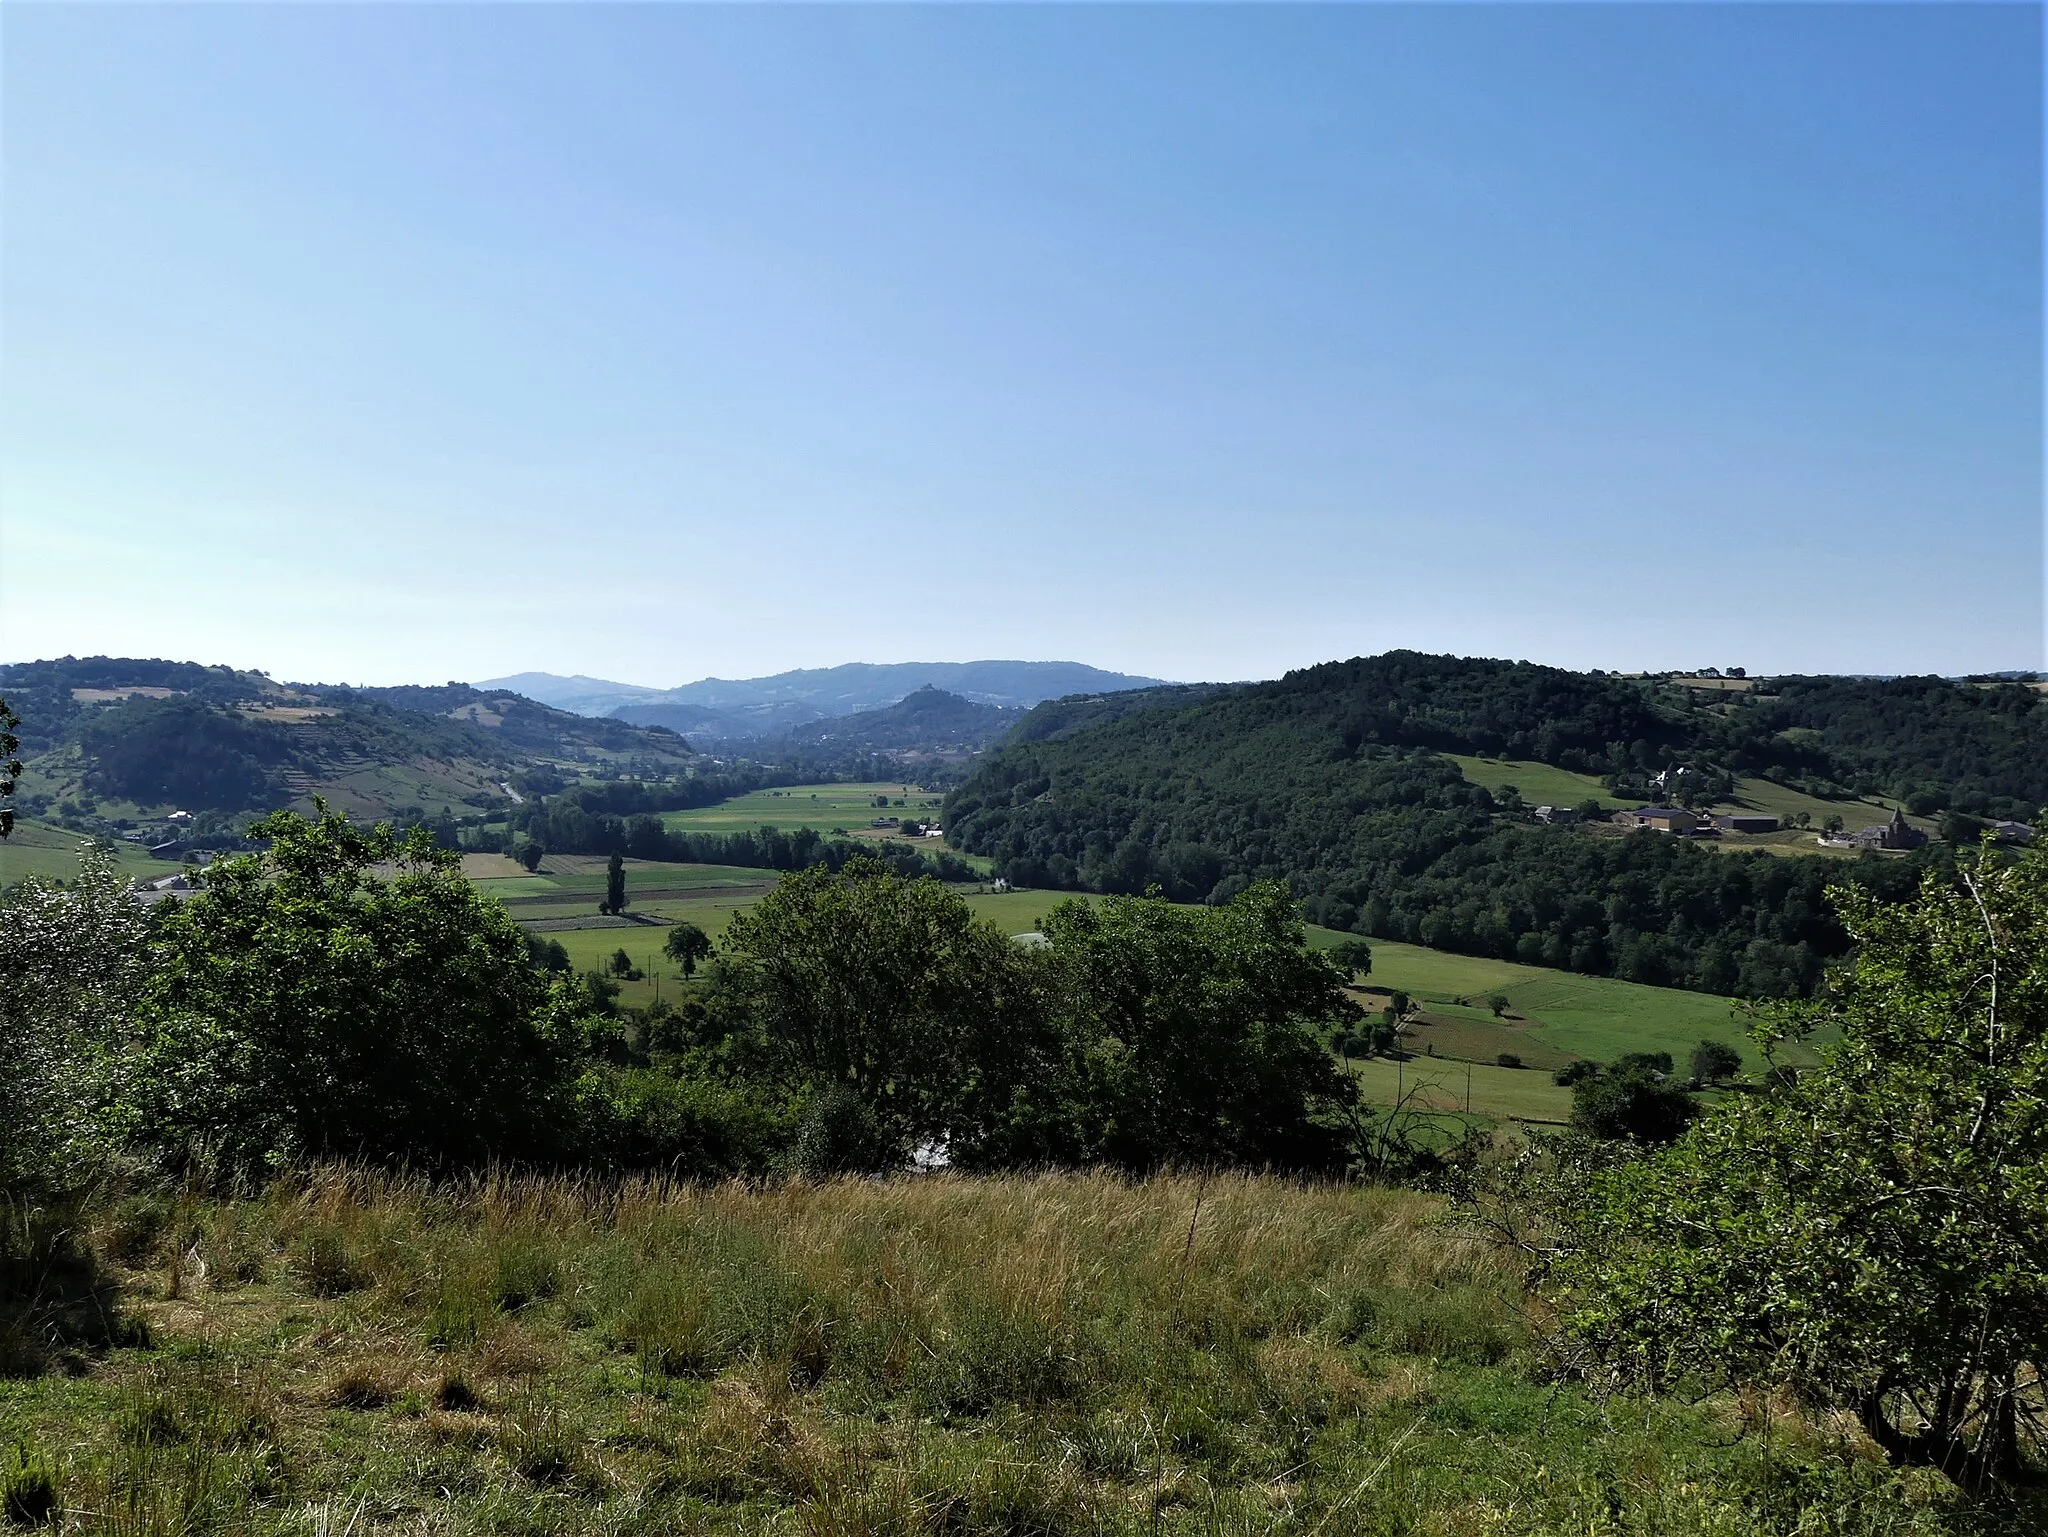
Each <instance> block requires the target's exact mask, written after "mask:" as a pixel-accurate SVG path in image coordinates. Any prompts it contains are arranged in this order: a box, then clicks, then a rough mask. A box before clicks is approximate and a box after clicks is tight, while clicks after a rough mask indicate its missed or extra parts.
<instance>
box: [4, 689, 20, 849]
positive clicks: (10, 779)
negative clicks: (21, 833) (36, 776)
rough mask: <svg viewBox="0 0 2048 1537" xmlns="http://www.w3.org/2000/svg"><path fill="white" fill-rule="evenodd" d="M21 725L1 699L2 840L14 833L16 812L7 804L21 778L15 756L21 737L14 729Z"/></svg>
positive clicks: (17, 759)
mask: <svg viewBox="0 0 2048 1537" xmlns="http://www.w3.org/2000/svg"><path fill="white" fill-rule="evenodd" d="M20 724H21V722H20V721H19V720H17V719H16V718H15V714H14V712H13V711H12V710H10V709H9V708H8V707H7V701H6V700H5V699H0V838H5V837H6V836H7V835H8V834H9V833H11V832H13V831H14V810H13V808H12V807H10V806H9V805H7V804H6V803H7V802H8V801H9V800H11V799H12V798H13V796H14V782H15V781H16V780H17V779H19V778H20V777H21V760H20V759H19V758H17V757H16V756H15V754H16V753H18V752H20V751H21V737H20V735H19V734H18V733H17V732H16V731H15V729H14V728H15V727H17V726H19V725H20Z"/></svg>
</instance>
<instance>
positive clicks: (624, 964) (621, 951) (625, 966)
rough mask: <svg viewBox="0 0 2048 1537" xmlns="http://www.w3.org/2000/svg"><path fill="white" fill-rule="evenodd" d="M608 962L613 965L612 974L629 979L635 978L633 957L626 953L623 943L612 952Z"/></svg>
mask: <svg viewBox="0 0 2048 1537" xmlns="http://www.w3.org/2000/svg"><path fill="white" fill-rule="evenodd" d="M608 964H609V965H610V967H611V974H612V975H613V976H615V977H623V978H625V979H626V980H627V981H631V980H632V979H633V977H634V975H635V972H634V969H633V957H632V956H630V955H628V954H626V948H625V946H623V945H621V946H620V947H619V948H618V949H616V950H614V951H613V952H612V958H611V960H610V962H609V963H608Z"/></svg>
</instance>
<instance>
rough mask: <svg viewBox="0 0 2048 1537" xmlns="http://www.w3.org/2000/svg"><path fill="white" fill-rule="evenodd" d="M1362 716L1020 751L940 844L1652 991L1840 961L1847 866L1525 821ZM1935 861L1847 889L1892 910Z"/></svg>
mask: <svg viewBox="0 0 2048 1537" xmlns="http://www.w3.org/2000/svg"><path fill="white" fill-rule="evenodd" d="M1309 704H1315V705H1317V706H1318V707H1317V708H1309V707H1307V706H1308V705H1309ZM1357 719H1358V717H1356V716H1354V715H1352V714H1351V713H1349V711H1348V709H1347V708H1346V707H1345V706H1344V704H1343V702H1342V701H1341V700H1335V701H1332V700H1323V699H1321V698H1320V696H1314V695H1311V696H1306V699H1304V697H1303V696H1300V695H1298V694H1297V693H1296V692H1295V691H1293V690H1289V691H1283V692H1276V693H1275V694H1272V695H1261V694H1259V693H1257V692H1256V691H1240V692H1237V693H1233V694H1227V695H1223V696H1221V697H1218V698H1215V699H1212V700H1210V701H1208V702H1205V703H1201V704H1197V705H1196V706H1194V707H1193V708H1191V709H1186V710H1150V711H1145V712H1141V713H1134V714H1129V715H1126V716H1124V717H1122V718H1120V719H1117V720H1114V721H1111V722H1109V723H1107V724H1105V725H1102V726H1099V727H1097V728H1095V729H1093V730H1089V731H1083V732H1078V733H1076V734H1074V735H1072V736H1068V737H1063V738H1059V739H1056V740H1052V741H1044V742H1034V743H1029V744H1023V745H1016V746H1012V747H1009V748H1006V749H1004V750H1003V751H1001V752H999V753H996V754H993V755H991V756H990V757H989V758H987V759H985V760H983V761H982V763H981V764H980V765H979V766H978V767H977V768H976V770H975V772H974V773H973V774H972V775H971V776H970V777H969V778H968V779H967V781H966V782H965V783H964V784H963V785H962V786H961V787H960V788H959V789H957V790H955V791H954V792H953V793H952V794H951V795H950V796H949V797H948V798H947V803H946V813H945V815H946V827H947V835H948V841H950V842H955V843H957V844H958V845H959V846H960V847H962V848H964V849H966V850H967V851H969V852H972V853H977V854H983V855H986V856H988V857H990V858H991V859H993V860H994V861H995V867H996V871H997V873H998V874H1000V875H1003V876H1005V877H1006V878H1008V879H1010V880H1013V881H1016V882H1018V883H1019V884H1023V885H1034V886H1051V887H1056V888H1063V889H1072V890H1084V891H1096V892H1126V893H1131V892H1143V891H1146V890H1148V889H1151V888H1153V887H1155V886H1156V887H1157V888H1158V889H1159V890H1160V891H1161V892H1162V893H1163V894H1165V895H1166V896H1169V897H1172V898H1175V899H1177V900H1181V901H1191V902H1204V901H1209V902H1215V901H1227V900H1228V899H1229V898H1230V897H1231V896H1232V895H1233V894H1234V893H1235V892H1237V891H1239V890H1242V889H1244V887H1245V886H1247V885H1248V884H1250V883H1251V882H1253V881H1258V880H1282V881H1287V882H1289V883H1290V884H1291V886H1292V889H1293V890H1294V891H1295V892H1296V894H1297V895H1298V896H1299V897H1300V898H1301V899H1302V902H1303V905H1304V910H1305V911H1306V913H1307V914H1308V915H1309V917H1310V918H1311V919H1312V920H1313V921H1315V922H1317V923H1320V924H1324V925H1327V926H1328V927H1331V928H1337V929H1344V930H1349V931H1352V932H1356V933H1360V934H1366V935H1371V936H1374V937H1378V938H1385V939H1395V940H1401V941H1405V942H1407V943H1411V944H1422V945H1428V946H1431V947H1433V948H1436V949H1443V950H1452V951H1457V952H1460V953H1464V954H1473V955H1488V956H1496V957H1499V958H1501V959H1504V960H1514V961H1521V962H1526V963H1528V964H1532V965H1544V966H1554V967H1563V968H1569V969H1572V970H1576V971H1581V972H1586V973H1590V974H1594V975H1603V976H1615V977H1620V978H1623V979H1626V980H1629V981H1637V982H1646V983H1652V984H1657V985H1662V986H1676V987H1691V988H1698V989H1703V990H1706V991H1712V992H1725V993H1742V994H1747V995H1761V996H1791V995H1798V994H1803V993H1806V992H1808V991H1810V990H1811V989H1812V988H1813V986H1814V985H1815V984H1816V982H1817V981H1818V979H1819V978H1820V976H1821V974H1822V972H1823V970H1824V969H1825V967H1826V965H1827V964H1828V963H1829V962H1830V961H1833V960H1835V959H1838V958H1840V957H1841V956H1843V955H1844V954H1846V953H1847V951H1848V948H1849V938H1848V935H1847V933H1846V931H1845V930H1844V929H1843V927H1842V926H1841V924H1840V922H1839V920H1838V919H1837V918H1836V917H1835V915H1834V913H1833V912H1832V910H1831V909H1830V906H1829V904H1828V902H1827V900H1826V891H1827V887H1828V885H1829V883H1830V882H1831V881H1833V880H1836V879H1840V878H1843V876H1844V874H1845V872H1844V870H1843V867H1842V865H1841V864H1839V863H1835V862H1831V861H1825V860H1822V859H1819V858H1805V859H1798V858H1790V859H1788V858H1781V857H1777V856H1774V855H1770V854H1764V853H1752V854H1736V853H1722V852H1718V851H1710V850H1704V849H1700V848H1697V847H1695V846H1693V845H1691V844H1690V843H1688V842H1686V841H1685V840H1682V839H1675V838H1670V837H1666V836H1663V835H1661V834H1641V835H1636V836H1633V837H1625V838H1592V837H1588V836H1585V835H1584V834H1583V833H1581V832H1579V831H1577V830H1575V829H1571V828H1554V827H1546V826H1540V825H1535V824H1532V823H1530V822H1528V821H1527V820H1525V817H1524V813H1522V812H1521V811H1520V809H1519V807H1518V806H1516V805H1514V804H1511V803H1502V802H1498V801H1496V798H1495V797H1494V796H1493V795H1492V794H1491V793H1490V792H1488V791H1487V790H1486V789H1484V788H1483V787H1481V786H1478V785H1474V784H1471V783H1470V782H1468V781H1467V780H1466V779H1465V778H1464V777H1463V776H1462V774H1460V772H1459V771H1458V768H1457V766H1456V765H1455V764H1454V763H1451V762H1449V761H1448V760H1446V759H1444V758H1442V757H1440V756H1437V755H1436V754H1434V753H1432V752H1428V751H1422V750H1418V749H1416V748H1413V747H1405V746H1391V745H1387V744H1385V743H1382V742H1377V741H1373V740H1369V739H1368V738H1367V737H1366V736H1364V735H1358V736H1354V734H1353V733H1352V730H1351V724H1353V723H1355V721H1356V720H1357ZM1945 857H1946V854H1945V851H1943V850H1940V849H1934V850H1930V851H1927V852H1925V853H1923V854H1922V855H1920V856H1917V857H1915V858H1913V859H1908V860H1880V859H1877V858H1875V857H1869V858H1866V859H1864V860H1861V861H1858V862H1856V863H1855V864H1854V865H1852V866H1850V867H1849V869H1848V870H1847V872H1846V876H1847V878H1848V879H1850V880H1853V881H1855V882H1857V883H1859V884H1861V885H1864V886H1866V887H1868V888H1869V889H1871V890H1873V891H1876V892H1878V893H1880V894H1883V895H1886V896H1889V897H1893V898H1897V897H1901V896H1904V895H1906V894H1908V893H1910V892H1911V890H1912V889H1913V887H1914V885H1915V883H1916V881H1917V880H1918V872H1919V867H1920V866H1921V865H1922V864H1924V863H1926V862H1928V861H1939V860H1941V859H1943V858H1945Z"/></svg>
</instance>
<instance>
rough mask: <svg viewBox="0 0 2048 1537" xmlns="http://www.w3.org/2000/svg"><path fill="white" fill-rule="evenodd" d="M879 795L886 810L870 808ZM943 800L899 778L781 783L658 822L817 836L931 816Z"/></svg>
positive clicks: (672, 827)
mask: <svg viewBox="0 0 2048 1537" xmlns="http://www.w3.org/2000/svg"><path fill="white" fill-rule="evenodd" d="M883 795H886V796H887V797H888V798H889V805H888V808H887V809H886V810H884V809H883V808H882V807H880V806H877V805H876V804H875V799H876V797H877V796H883ZM945 799H946V798H945V796H944V795H942V794H939V793H938V792H936V791H932V792H929V793H927V792H925V791H921V790H915V789H912V788H910V787H909V786H908V785H906V784H904V783H903V782H902V781H900V780H897V781H891V782H888V783H882V782H876V783H873V784H823V785H785V786H782V787H780V788H777V789H766V790H753V791H750V792H748V793H747V794H745V795H736V796H734V797H732V799H730V800H724V801H720V802H719V803H718V804H717V805H715V806H697V807H693V808H691V809H690V810H688V811H669V812H664V813H663V814H662V818H661V822H662V825H663V826H664V827H666V828H668V829H669V831H671V832H692V833H739V832H752V831H753V830H754V829H755V828H758V827H777V828H780V829H781V830H782V831H784V832H794V831H796V830H797V829H798V828H800V827H811V828H815V829H817V830H818V831H819V832H821V833H822V832H830V831H831V830H832V829H833V828H835V827H843V828H845V829H846V830H847V831H848V832H854V831H857V830H858V829H860V828H864V827H866V826H867V825H868V824H869V823H870V822H872V821H873V820H874V819H875V818H876V817H880V816H892V817H903V816H911V817H916V816H927V817H933V818H936V817H937V816H938V814H939V808H940V806H941V805H943V804H944V802H945ZM899 800H900V801H902V802H903V804H902V805H901V806H898V805H897V804H896V802H897V801H899ZM934 841H936V840H934Z"/></svg>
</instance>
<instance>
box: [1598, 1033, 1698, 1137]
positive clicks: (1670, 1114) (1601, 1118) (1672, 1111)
mask: <svg viewBox="0 0 2048 1537" xmlns="http://www.w3.org/2000/svg"><path fill="white" fill-rule="evenodd" d="M1670 1075H1671V1057H1670V1055H1669V1054H1668V1053H1665V1052H1657V1053H1654V1054H1653V1053H1647V1052H1631V1053H1630V1054H1629V1055H1627V1056H1625V1057H1622V1058H1620V1059H1619V1060H1618V1061H1616V1062H1614V1063H1613V1064H1612V1065H1610V1066H1608V1067H1604V1068H1602V1069H1600V1070H1599V1071H1598V1072H1595V1073H1589V1074H1587V1075H1586V1076H1584V1077H1582V1078H1580V1079H1579V1080H1578V1081H1577V1082H1576V1083H1574V1084H1573V1085H1572V1126H1573V1127H1574V1129H1576V1130H1578V1131H1582V1132H1586V1133H1588V1134H1589V1135H1591V1136H1595V1137H1606V1138H1610V1139H1620V1138H1626V1139H1628V1140H1630V1141H1635V1142H1643V1143H1661V1142H1669V1141H1671V1140H1672V1138H1674V1137H1676V1136H1677V1135H1678V1134H1679V1133H1680V1132H1682V1131H1684V1130H1685V1128H1686V1126H1687V1124H1688V1123H1690V1122H1691V1120H1692V1118H1693V1115H1694V1113H1695V1111H1696V1108H1697V1107H1696V1106H1695V1104H1694V1102H1693V1098H1692V1096H1691V1095H1690V1094H1688V1093H1686V1092H1685V1090H1684V1089H1682V1088H1680V1087H1679V1086H1678V1085H1677V1084H1675V1083H1673V1082H1672V1081H1671V1076H1670Z"/></svg>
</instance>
